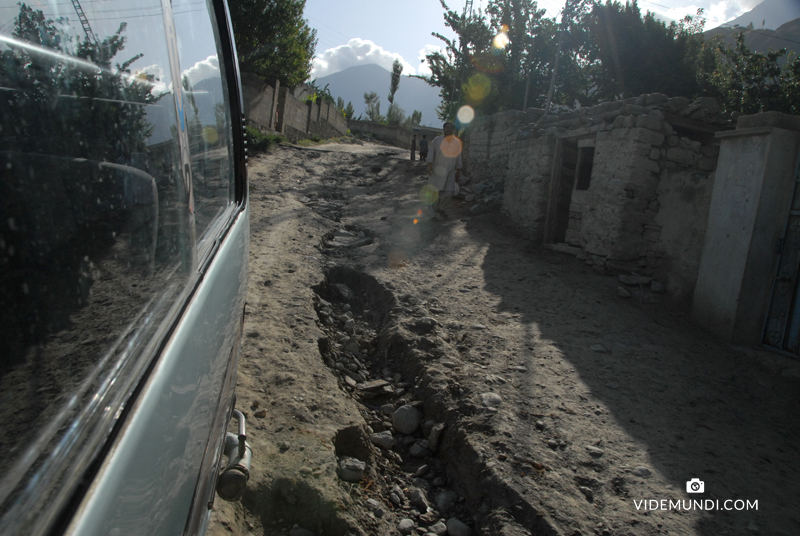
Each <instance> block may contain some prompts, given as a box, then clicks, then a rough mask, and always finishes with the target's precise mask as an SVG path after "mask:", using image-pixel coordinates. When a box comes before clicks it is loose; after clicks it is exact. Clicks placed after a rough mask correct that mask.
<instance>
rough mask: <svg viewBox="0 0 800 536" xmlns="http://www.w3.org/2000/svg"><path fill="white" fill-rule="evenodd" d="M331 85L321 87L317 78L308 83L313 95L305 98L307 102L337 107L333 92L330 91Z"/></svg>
mask: <svg viewBox="0 0 800 536" xmlns="http://www.w3.org/2000/svg"><path fill="white" fill-rule="evenodd" d="M329 85H330V84H325V87H322V88H321V87H319V86H318V85H317V79H316V78H315V79H314V80H312V81H311V82H308V83H306V86H307V87H308V88H309V89H310V90H311V94H310V95H308V96H307V97H306V98H305V102H317V101H318V100H319V101H322V102H327V103H328V104H332V105H336V101H334V100H333V95H331V90H329V89H328V86H329Z"/></svg>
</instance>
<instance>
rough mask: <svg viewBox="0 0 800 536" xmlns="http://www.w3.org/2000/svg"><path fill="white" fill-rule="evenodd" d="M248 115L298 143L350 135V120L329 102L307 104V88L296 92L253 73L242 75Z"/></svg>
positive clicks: (249, 117) (258, 122) (255, 123)
mask: <svg viewBox="0 0 800 536" xmlns="http://www.w3.org/2000/svg"><path fill="white" fill-rule="evenodd" d="M242 93H243V95H244V113H245V116H246V117H247V121H248V122H249V123H250V124H253V125H255V126H257V127H259V128H261V129H262V130H272V131H276V132H278V133H280V134H282V135H284V136H286V138H287V139H288V140H289V141H292V142H296V141H298V140H301V139H303V138H308V137H309V136H312V135H316V136H319V137H320V138H334V137H337V136H344V135H345V134H346V133H347V121H346V120H345V118H344V117H342V115H341V114H340V113H338V112H337V111H336V107H335V106H332V105H330V104H329V103H327V102H319V103H311V102H309V103H306V102H304V101H303V100H302V99H301V97H302V96H303V93H304V86H303V87H301V88H300V90H299V91H297V92H295V91H292V90H291V89H289V88H287V87H282V86H281V85H280V81H278V80H273V81H270V82H265V81H263V80H261V79H260V78H259V77H258V76H256V75H254V74H251V73H242Z"/></svg>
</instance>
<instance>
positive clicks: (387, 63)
mask: <svg viewBox="0 0 800 536" xmlns="http://www.w3.org/2000/svg"><path fill="white" fill-rule="evenodd" d="M396 59H397V60H399V61H400V63H401V64H402V65H403V74H405V75H409V74H417V69H415V68H414V66H413V65H411V64H410V63H408V62H407V61H406V60H405V59H403V56H401V55H400V54H397V53H393V52H388V51H386V50H384V49H383V48H381V47H379V46H378V45H376V44H375V43H373V42H372V41H367V40H364V39H359V38H358V37H356V38H354V39H351V40H350V41H349V42H348V43H347V44H346V45H340V46H338V47H336V48H329V49H328V50H326V51H325V52H323V53H322V55H321V56H317V57H316V58H314V66H313V67H312V69H311V78H322V77H323V76H328V75H329V74H333V73H338V72H339V71H343V70H344V69H347V68H348V67H353V66H354V65H364V64H369V63H374V64H376V65H380V66H381V67H383V68H384V69H386V70H387V71H391V70H392V63H394V60H396Z"/></svg>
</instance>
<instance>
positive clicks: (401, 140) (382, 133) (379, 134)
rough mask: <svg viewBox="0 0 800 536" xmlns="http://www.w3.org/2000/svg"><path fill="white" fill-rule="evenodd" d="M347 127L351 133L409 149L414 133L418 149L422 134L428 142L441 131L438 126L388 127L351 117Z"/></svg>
mask: <svg viewBox="0 0 800 536" xmlns="http://www.w3.org/2000/svg"><path fill="white" fill-rule="evenodd" d="M347 128H348V129H350V132H352V133H353V134H369V135H370V136H372V137H373V138H375V139H376V140H380V141H382V142H385V143H389V144H391V145H394V146H395V147H402V148H403V149H409V150H410V149H411V137H412V136H413V135H414V134H416V135H417V149H418V150H419V140H421V139H422V135H423V134H426V135H427V136H428V142H430V141H431V140H432V139H433V138H435V137H436V136H439V135H440V134H441V133H442V129H440V128H439V129H437V128H430V127H422V126H414V127H411V128H410V129H409V128H403V127H390V126H388V125H382V124H380V123H375V122H373V121H357V120H355V119H351V120H350V121H348V122H347Z"/></svg>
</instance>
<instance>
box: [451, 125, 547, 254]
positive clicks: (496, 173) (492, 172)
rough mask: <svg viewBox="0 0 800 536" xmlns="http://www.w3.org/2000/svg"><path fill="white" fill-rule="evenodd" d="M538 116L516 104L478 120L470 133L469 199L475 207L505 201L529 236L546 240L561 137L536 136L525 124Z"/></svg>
mask: <svg viewBox="0 0 800 536" xmlns="http://www.w3.org/2000/svg"><path fill="white" fill-rule="evenodd" d="M534 117H536V116H535V115H529V114H526V113H524V112H521V111H517V110H512V111H508V112H503V113H499V114H496V115H493V116H490V117H484V118H479V119H476V120H475V121H473V122H472V123H471V124H470V125H469V128H467V130H466V131H465V133H464V154H463V161H464V175H463V177H464V179H463V180H462V183H465V184H467V186H466V188H465V189H464V191H465V193H466V197H465V199H466V200H467V202H468V203H469V210H470V212H472V213H480V212H483V211H485V210H489V209H491V208H495V207H499V206H500V205H503V206H504V207H505V211H506V212H507V213H508V214H509V215H510V216H511V217H512V218H513V219H514V221H515V222H517V223H518V224H519V225H520V228H521V230H522V232H523V234H525V236H527V237H529V238H531V239H533V240H536V241H541V240H542V236H541V233H542V229H543V226H544V216H543V212H544V210H545V209H546V205H547V197H546V195H545V196H544V197H542V195H543V190H541V188H545V189H546V188H547V185H548V184H549V176H550V171H549V168H547V166H548V165H552V161H551V158H552V153H553V147H554V146H555V138H553V137H550V138H543V139H532V138H531V137H530V136H524V135H520V129H522V128H523V127H524V126H525V125H527V124H528V123H530V122H531V120H532V119H533V118H534Z"/></svg>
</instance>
